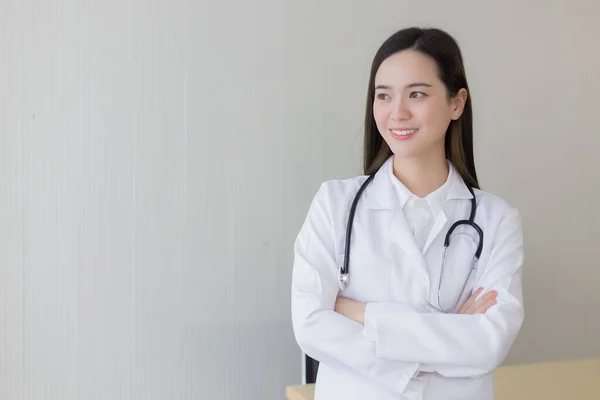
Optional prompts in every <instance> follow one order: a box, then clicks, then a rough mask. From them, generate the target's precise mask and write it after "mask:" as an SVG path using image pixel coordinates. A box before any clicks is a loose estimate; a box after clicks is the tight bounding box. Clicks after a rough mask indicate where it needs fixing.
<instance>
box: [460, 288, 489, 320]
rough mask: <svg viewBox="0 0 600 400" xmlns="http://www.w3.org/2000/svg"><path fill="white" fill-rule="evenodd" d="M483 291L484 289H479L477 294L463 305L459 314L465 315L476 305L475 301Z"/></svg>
mask: <svg viewBox="0 0 600 400" xmlns="http://www.w3.org/2000/svg"><path fill="white" fill-rule="evenodd" d="M482 290H483V288H482V287H480V288H479V289H477V291H476V292H475V293H473V294H472V295H471V297H469V298H468V299H467V301H465V303H464V304H463V305H462V307H461V308H460V310H459V311H458V313H459V314H465V313H466V311H467V310H468V309H469V308H470V307H471V306H472V305H473V304H474V303H475V299H476V298H477V296H479V293H481V291H482Z"/></svg>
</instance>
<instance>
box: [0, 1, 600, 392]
mask: <svg viewBox="0 0 600 400" xmlns="http://www.w3.org/2000/svg"><path fill="white" fill-rule="evenodd" d="M599 14H600V5H598V3H597V2H592V1H583V0H582V1H566V0H563V1H530V2H522V1H516V0H512V1H503V2H491V1H490V2H482V1H477V2H476V1H469V2H465V1H453V2H447V1H440V0H438V1H421V2H414V1H397V0H395V1H376V2H373V1H370V2H354V3H349V2H347V1H341V0H337V1H326V2H323V1H316V0H306V1H295V2H294V1H281V0H260V1H254V2H248V1H241V0H240V1H218V2H217V1H211V2H208V1H199V2H198V1H196V2H193V1H189V2H188V1H182V0H176V1H175V0H172V1H165V0H162V1H161V0H153V1H140V0H119V1H116V0H107V1H101V2H81V1H74V0H63V1H60V2H55V4H51V2H48V1H26V2H23V1H16V0H4V1H2V2H1V3H0V26H1V27H2V28H1V29H0V43H1V45H0V51H1V53H0V57H1V60H0V61H1V62H0V88H1V89H0V123H1V124H2V125H1V134H0V149H1V150H2V153H1V155H0V160H1V161H0V183H1V185H0V188H1V190H2V193H1V195H0V210H1V211H0V212H1V214H0V318H1V323H0V398H2V399H10V400H21V399H28V400H41V399H44V400H45V399H56V400H58V399H60V400H71V399H78V400H79V399H81V400H83V399H85V400H93V399H127V400H129V399H144V400H146V399H215V400H219V399H252V400H254V399H256V400H259V399H260V400H262V399H273V400H275V399H281V398H282V397H283V392H284V387H285V385H286V384H292V383H298V382H300V378H301V373H300V359H301V355H300V351H299V350H298V348H297V346H296V344H295V341H294V338H293V335H292V331H291V325H290V320H289V317H290V316H289V283H290V275H291V274H290V273H291V263H292V244H293V240H294V238H295V235H296V233H297V231H298V229H299V227H300V224H301V222H302V220H303V218H304V216H305V214H306V211H307V209H308V205H309V201H310V199H311V198H312V196H313V194H314V193H315V191H316V189H317V188H318V185H319V183H320V182H321V181H323V180H326V179H331V178H337V177H349V176H353V175H356V174H358V173H360V150H361V149H360V146H361V125H362V121H361V120H362V116H363V109H364V97H365V89H366V83H367V77H368V72H369V66H370V62H371V58H372V56H373V55H374V53H375V51H376V49H377V47H378V46H379V45H380V44H381V42H382V41H383V40H384V39H385V38H386V37H387V36H388V35H389V34H391V33H392V32H393V31H395V30H396V29H398V28H401V27H405V26H408V25H412V24H421V25H436V26H440V27H442V28H444V29H447V30H448V31H449V32H450V33H452V34H453V35H454V36H455V37H456V38H457V39H458V40H459V42H460V44H461V46H462V48H463V52H464V56H465V58H466V64H467V72H468V76H469V79H470V84H471V88H472V96H473V98H474V102H475V103H474V106H475V115H476V120H475V128H476V157H477V160H476V161H477V166H478V172H479V174H480V180H481V182H482V184H483V186H484V188H485V189H487V190H489V191H492V192H494V193H497V194H499V195H501V196H503V197H505V198H507V199H508V200H509V201H510V202H511V203H513V204H514V205H515V206H517V207H518V208H519V209H520V210H521V212H522V215H523V218H524V224H525V230H526V252H527V262H526V273H525V296H526V306H527V317H526V322H525V325H524V328H523V331H522V334H521V335H520V337H519V339H518V341H517V343H516V344H515V347H514V349H513V351H512V353H511V355H510V357H509V360H508V361H507V362H508V363H523V362H535V361H544V360H555V359H564V358H572V357H583V356H600V341H598V340H597V338H598V337H600V320H599V319H598V318H593V317H592V316H593V315H599V314H600V312H599V311H600V291H598V290H597V288H598V282H600V268H598V267H599V265H598V261H597V260H598V259H599V257H600V246H598V245H597V241H598V237H599V236H600V235H599V234H600V228H599V226H600V211H598V210H599V209H600V208H598V206H597V201H598V197H599V196H600V183H599V182H600V177H599V174H600V173H599V172H598V167H597V165H595V164H594V163H593V157H594V156H595V155H594V156H593V155H592V153H585V151H586V150H587V149H593V150H594V151H595V152H596V151H597V149H598V147H599V146H600V139H598V130H599V129H598V128H599V127H598V119H597V113H598V111H597V108H598V90H599V86H600V85H599V78H598V75H597V71H598V70H600V55H599V53H598V52H597V51H593V49H596V46H597V40H596V38H597V37H598V28H597V22H596V21H595V20H594V16H597V15H599ZM594 339H595V340H594Z"/></svg>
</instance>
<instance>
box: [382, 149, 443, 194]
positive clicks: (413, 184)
mask: <svg viewBox="0 0 600 400" xmlns="http://www.w3.org/2000/svg"><path fill="white" fill-rule="evenodd" d="M448 172H449V171H448V165H447V163H446V158H445V157H439V156H438V157H432V158H414V159H413V158H407V159H402V158H399V157H396V156H394V175H395V176H396V178H398V180H399V181H400V182H402V184H403V185H404V186H406V188H407V189H408V190H410V191H411V193H413V194H414V195H415V196H418V197H425V196H427V195H428V194H429V193H431V192H434V191H435V190H436V189H438V188H439V187H440V186H442V185H443V184H444V183H445V182H446V180H447V179H448Z"/></svg>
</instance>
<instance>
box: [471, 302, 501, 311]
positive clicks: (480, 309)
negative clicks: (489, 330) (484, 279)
mask: <svg viewBox="0 0 600 400" xmlns="http://www.w3.org/2000/svg"><path fill="white" fill-rule="evenodd" d="M494 304H496V299H493V300H489V301H487V302H486V303H485V304H484V305H482V306H481V307H479V308H478V309H477V310H475V312H474V313H473V314H485V312H486V311H487V310H489V309H490V308H491V307H492V306H493V305H494Z"/></svg>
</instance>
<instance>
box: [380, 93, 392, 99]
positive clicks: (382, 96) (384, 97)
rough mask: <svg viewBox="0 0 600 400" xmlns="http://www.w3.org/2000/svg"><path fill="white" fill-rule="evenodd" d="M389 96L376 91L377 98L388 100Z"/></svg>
mask: <svg viewBox="0 0 600 400" xmlns="http://www.w3.org/2000/svg"><path fill="white" fill-rule="evenodd" d="M389 98H390V96H388V95H387V94H385V93H377V99H379V100H388V99H389Z"/></svg>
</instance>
